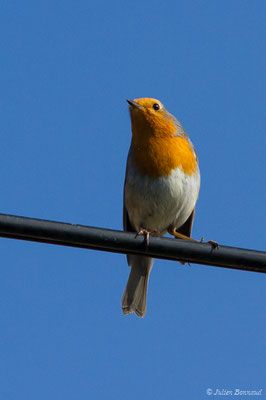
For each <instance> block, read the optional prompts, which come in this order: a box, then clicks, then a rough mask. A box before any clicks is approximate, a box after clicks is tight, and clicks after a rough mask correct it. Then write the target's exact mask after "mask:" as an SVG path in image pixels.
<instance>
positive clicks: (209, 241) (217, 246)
mask: <svg viewBox="0 0 266 400" xmlns="http://www.w3.org/2000/svg"><path fill="white" fill-rule="evenodd" d="M200 243H210V244H211V245H212V247H213V248H214V249H218V248H219V244H218V243H217V242H215V241H214V240H208V241H207V242H204V237H202V238H201V241H200Z"/></svg>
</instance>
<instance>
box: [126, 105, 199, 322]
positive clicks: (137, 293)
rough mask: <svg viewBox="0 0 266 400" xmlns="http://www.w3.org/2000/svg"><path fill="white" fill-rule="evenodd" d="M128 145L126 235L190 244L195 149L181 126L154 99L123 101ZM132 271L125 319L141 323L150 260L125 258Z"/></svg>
mask: <svg viewBox="0 0 266 400" xmlns="http://www.w3.org/2000/svg"><path fill="white" fill-rule="evenodd" d="M127 102H128V103H129V111H130V116H131V128H132V140H131V146H130V149H129V153H128V159H127V169H126V177H125V185H124V211H123V225H124V230H125V231H131V232H132V231H134V232H137V234H144V235H145V236H146V240H147V241H148V238H149V234H152V235H158V236H163V235H164V234H165V233H166V232H169V233H170V234H172V235H174V236H175V237H178V238H182V239H189V238H190V235H191V230H192V224H193V218H194V213H195V205H196V201H197V199H198V194H199V188H200V171H199V165H198V159H197V155H196V152H195V150H194V147H193V145H192V143H191V141H190V139H189V137H188V135H187V133H186V132H185V130H184V129H183V127H182V125H181V124H180V122H179V121H178V120H177V119H176V118H175V117H174V116H173V115H171V114H170V113H169V112H168V111H167V110H166V109H165V107H164V106H163V104H162V103H161V102H160V101H159V100H156V99H151V98H141V99H135V100H133V101H131V100H127ZM127 261H128V265H129V266H131V271H130V275H129V279H128V283H127V286H126V289H125V291H124V294H123V297H122V311H123V313H124V314H130V313H132V312H135V313H136V315H137V316H139V317H144V315H145V313H146V308H147V305H146V304H147V301H146V300H147V286H148V280H149V274H150V271H151V268H152V264H153V259H152V258H150V257H145V256H138V255H127Z"/></svg>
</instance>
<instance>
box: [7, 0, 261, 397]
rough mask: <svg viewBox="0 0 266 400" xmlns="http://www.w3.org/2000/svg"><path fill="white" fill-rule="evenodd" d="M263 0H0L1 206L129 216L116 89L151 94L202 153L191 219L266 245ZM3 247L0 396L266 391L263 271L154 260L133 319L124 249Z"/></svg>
mask: <svg viewBox="0 0 266 400" xmlns="http://www.w3.org/2000/svg"><path fill="white" fill-rule="evenodd" d="M265 8H266V6H265V2H263V1H260V0H256V1H246V0H241V1H240V0H234V1H231V2H229V1H228V2H221V1H216V0H215V1H214V0H206V1H165V2H162V1H158V0H154V1H149V0H148V1H139V0H136V1H135V2H128V1H122V0H118V1H115V2H107V1H104V0H103V1H98V2H89V1H79V0H78V1H76V2H71V1H68V0H65V1H64V2H63V1H57V2H52V1H49V0H48V1H46V2H40V1H23V2H22V1H16V0H14V1H2V2H1V5H0V33H1V42H0V51H1V63H0V70H1V74H0V85H1V86H0V87H1V96H0V101H1V104H0V112H1V118H0V130H1V157H0V170H1V176H0V184H1V201H0V204H1V212H2V213H9V214H15V215H22V216H28V217H35V218H45V219H54V220H58V221H65V222H71V223H79V224H85V225H91V226H98V227H106V228H113V229H122V195H123V180H124V172H125V163H126V157H127V151H128V147H129V144H130V136H131V132H130V121H129V113H128V109H127V104H126V101H125V99H126V98H129V99H133V98H138V97H155V98H158V99H159V100H161V101H162V102H163V103H164V104H165V106H166V107H167V109H168V110H169V111H170V112H171V113H173V114H174V115H175V116H176V117H177V118H178V119H179V120H180V121H181V123H182V124H183V126H184V128H185V129H186V131H187V132H188V133H189V135H190V138H191V140H192V141H193V143H194V145H195V148H196V150H197V153H198V156H199V161H200V169H201V175H202V186H201V191H200V197H199V201H198V204H197V211H196V217H195V223H194V229H193V236H194V237H195V238H199V239H200V238H201V237H202V236H204V237H205V238H206V239H213V240H216V241H218V242H219V243H220V244H226V245H231V246H238V247H245V248H252V249H258V250H265V236H266V235H265V222H266V221H265V219H266V218H265V202H266V188H265V170H266V161H265V160H266V159H265V147H266V136H265V125H266V116H265V112H263V111H264V108H265V49H264V48H263V43H264V38H265V30H266V29H265V24H264V21H265ZM0 248H1V279H0V354H1V357H0V399H2V398H3V399H8V400H13V399H20V400H24V399H27V400H31V399H34V400H35V399H39V400H42V399H45V400H46V399H48V398H52V399H53V398H55V399H64V400H68V399H69V400H71V399H77V398H80V399H85V398H96V399H106V398H108V399H109V400H112V399H119V398H127V399H128V400H131V399H134V400H135V399H136V398H139V399H147V400H149V399H153V400H156V399H166V400H168V399H171V400H172V399H179V398H180V399H181V398H182V399H183V400H194V399H210V398H215V396H208V395H207V394H206V390H207V388H211V389H212V390H216V388H219V389H220V390H222V389H226V390H234V389H235V388H240V389H241V390H260V389H262V396H260V398H261V399H262V398H264V399H266V384H265V357H266V350H265V343H266V333H265V332H266V318H265V304H266V290H265V285H266V278H265V276H264V275H262V274H257V273H251V272H241V271H231V270H226V269H220V268H214V267H207V266H199V265H192V266H191V268H189V267H187V266H180V265H179V264H178V263H175V262H170V261H161V260H156V262H155V266H154V268H153V271H152V274H151V279H150V284H149V292H148V311H147V315H146V317H145V318H144V319H138V318H137V317H135V316H128V317H125V316H123V315H122V313H121V310H120V299H121V295H122V292H123V290H124V286H125V284H126V281H127V277H128V273H129V269H128V267H127V264H126V259H125V256H123V255H119V254H112V253H103V252H96V251H86V250H81V249H71V248H64V247H57V246H52V245H44V244H36V243H27V242H22V241H15V240H8V239H0ZM228 397H229V398H230V396H228ZM235 397H236V396H235ZM245 397H246V396H245ZM231 398H232V396H231ZM249 398H253V397H252V396H249ZM257 398H258V396H257Z"/></svg>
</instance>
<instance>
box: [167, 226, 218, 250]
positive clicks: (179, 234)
mask: <svg viewBox="0 0 266 400" xmlns="http://www.w3.org/2000/svg"><path fill="white" fill-rule="evenodd" d="M168 233H170V235H173V236H175V237H176V238H179V239H184V240H190V241H192V242H198V240H196V239H193V238H191V237H189V236H186V235H183V234H182V233H179V232H177V231H176V228H171V229H168ZM200 243H204V238H201V240H200ZM206 243H210V244H211V245H212V246H213V248H215V249H217V248H218V247H219V245H218V243H217V242H215V241H214V240H209V241H208V242H206Z"/></svg>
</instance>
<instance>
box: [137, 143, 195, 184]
mask: <svg viewBox="0 0 266 400" xmlns="http://www.w3.org/2000/svg"><path fill="white" fill-rule="evenodd" d="M132 147H133V159H134V162H135V165H136V167H137V169H138V171H139V172H140V173H141V174H143V175H148V176H150V177H152V178H157V177H160V176H169V175H170V174H171V172H172V170H173V169H175V168H178V167H179V168H182V170H183V171H184V172H185V173H186V174H188V175H193V173H194V172H195V171H196V168H197V161H196V158H195V155H194V153H193V151H192V149H191V147H190V144H189V142H188V141H187V139H186V138H185V137H180V136H168V137H154V136H153V137H148V138H146V140H143V139H142V140H141V141H139V140H134V137H133V139H132Z"/></svg>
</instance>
